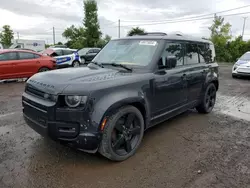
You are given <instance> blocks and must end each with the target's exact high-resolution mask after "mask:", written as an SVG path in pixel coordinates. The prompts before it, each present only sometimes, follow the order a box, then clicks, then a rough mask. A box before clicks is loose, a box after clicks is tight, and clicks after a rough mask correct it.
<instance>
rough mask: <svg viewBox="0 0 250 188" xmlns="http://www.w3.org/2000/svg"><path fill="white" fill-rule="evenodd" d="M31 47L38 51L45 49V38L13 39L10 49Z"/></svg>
mask: <svg viewBox="0 0 250 188" xmlns="http://www.w3.org/2000/svg"><path fill="white" fill-rule="evenodd" d="M20 48H21V49H30V50H34V51H36V52H38V51H42V50H45V41H44V40H28V39H13V40H12V45H11V46H10V49H20Z"/></svg>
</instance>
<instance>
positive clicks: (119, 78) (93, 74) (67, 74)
mask: <svg viewBox="0 0 250 188" xmlns="http://www.w3.org/2000/svg"><path fill="white" fill-rule="evenodd" d="M124 77H127V78H126V79H124ZM135 79H136V74H135V73H130V72H121V71H118V70H115V69H108V68H98V69H93V68H89V67H79V68H65V69H58V70H52V71H48V72H41V73H37V74H35V75H34V76H32V77H31V78H30V79H29V80H28V81H27V84H30V85H32V86H33V87H35V88H37V89H39V90H41V91H44V92H46V93H50V94H59V93H63V91H64V90H65V89H66V88H67V93H68V92H71V93H72V94H77V93H74V90H75V91H84V92H86V94H87V93H89V92H90V91H91V90H92V89H96V88H97V87H98V85H99V86H100V85H101V86H103V85H104V84H106V86H109V85H110V84H112V83H115V84H122V82H126V83H127V82H129V80H131V81H134V80H135ZM104 82H105V83H104ZM69 88H70V89H69ZM84 94H85V93H84Z"/></svg>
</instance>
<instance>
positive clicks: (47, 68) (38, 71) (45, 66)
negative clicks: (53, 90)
mask: <svg viewBox="0 0 250 188" xmlns="http://www.w3.org/2000/svg"><path fill="white" fill-rule="evenodd" d="M43 68H46V69H49V70H51V68H49V67H48V66H42V67H39V69H38V70H37V72H39V70H41V69H43Z"/></svg>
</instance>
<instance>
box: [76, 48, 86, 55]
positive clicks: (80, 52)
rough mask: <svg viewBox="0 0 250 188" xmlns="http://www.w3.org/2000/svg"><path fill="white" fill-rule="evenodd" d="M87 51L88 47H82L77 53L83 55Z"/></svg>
mask: <svg viewBox="0 0 250 188" xmlns="http://www.w3.org/2000/svg"><path fill="white" fill-rule="evenodd" d="M88 51H89V48H83V49H81V50H79V51H78V54H79V55H85V54H86V53H87V52H88Z"/></svg>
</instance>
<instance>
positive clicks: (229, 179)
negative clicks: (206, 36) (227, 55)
mask: <svg viewBox="0 0 250 188" xmlns="http://www.w3.org/2000/svg"><path fill="white" fill-rule="evenodd" d="M220 74H221V77H220V89H219V92H218V98H217V104H216V106H215V109H214V111H213V112H212V113H210V114H208V115H201V114H198V113H197V112H196V111H191V110H190V111H188V112H186V113H184V114H182V115H180V116H178V117H176V118H173V119H171V120H169V121H166V122H164V123H162V124H160V125H158V126H156V127H154V128H152V129H149V130H148V131H147V132H146V133H145V137H144V139H143V142H142V145H141V147H140V148H139V150H138V151H137V153H136V155H135V156H133V157H132V158H130V159H128V160H127V161H124V162H121V163H114V162H110V161H108V160H106V159H104V158H103V157H101V156H99V155H92V154H86V153H83V152H80V151H76V150H74V149H70V148H67V147H65V146H62V145H59V144H57V143H55V142H53V141H50V140H46V139H44V138H42V137H41V136H40V135H38V134H37V133H35V132H34V131H33V130H32V129H30V128H29V127H28V126H27V125H26V124H25V123H24V121H23V118H22V113H21V94H22V92H23V89H24V84H23V83H8V84H0V187H1V188H2V187H3V188H8V187H15V188H29V187H32V188H33V187H34V188H38V187H51V188H54V187H55V188H59V187H60V188H66V187H67V188H68V187H77V188H78V187H88V188H92V187H102V188H105V187H109V188H117V187H124V188H126V187H128V188H131V187H136V188H146V187H150V188H152V187H157V188H158V187H159V188H161V187H162V188H166V187H167V188H171V187H173V188H184V187H185V188H213V187H214V188H226V187H228V188H233V187H238V188H250V126H249V121H250V100H249V99H250V80H249V79H232V78H231V65H230V66H229V65H226V64H222V65H221V66H220Z"/></svg>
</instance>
